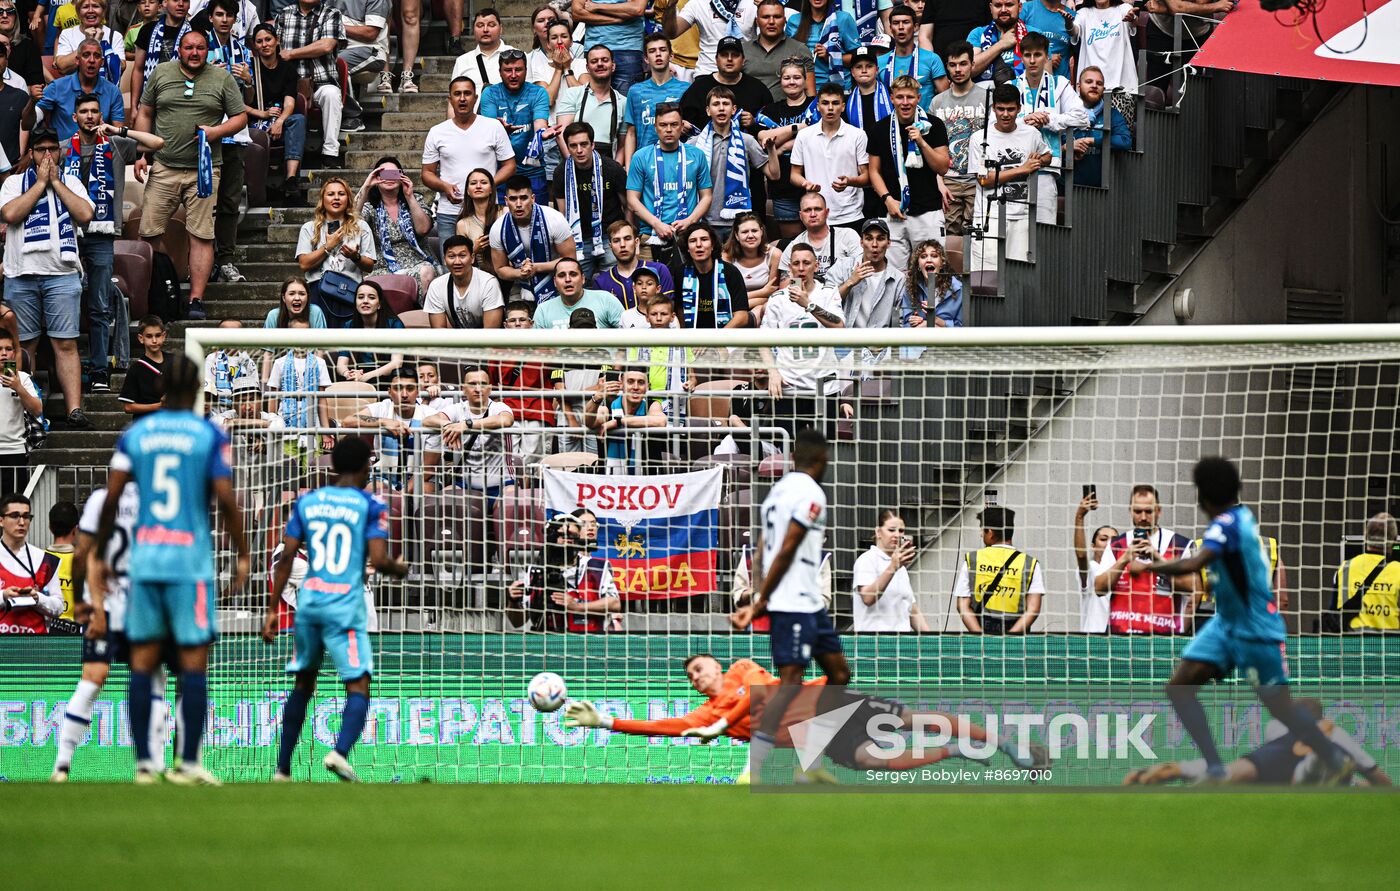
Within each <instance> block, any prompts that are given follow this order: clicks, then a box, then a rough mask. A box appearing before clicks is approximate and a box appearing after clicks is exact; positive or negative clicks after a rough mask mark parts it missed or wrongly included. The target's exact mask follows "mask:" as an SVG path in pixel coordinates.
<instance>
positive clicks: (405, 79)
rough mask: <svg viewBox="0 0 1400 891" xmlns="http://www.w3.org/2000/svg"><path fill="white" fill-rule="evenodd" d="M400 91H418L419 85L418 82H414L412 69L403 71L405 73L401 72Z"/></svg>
mask: <svg viewBox="0 0 1400 891" xmlns="http://www.w3.org/2000/svg"><path fill="white" fill-rule="evenodd" d="M399 92H400V93H416V92H418V85H417V84H416V83H414V82H413V72H412V71H405V72H403V73H401V74H400V75H399Z"/></svg>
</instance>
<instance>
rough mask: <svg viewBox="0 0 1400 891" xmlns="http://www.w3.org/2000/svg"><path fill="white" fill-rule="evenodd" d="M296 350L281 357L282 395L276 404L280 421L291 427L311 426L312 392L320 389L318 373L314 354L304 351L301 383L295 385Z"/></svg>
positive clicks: (313, 399) (313, 397)
mask: <svg viewBox="0 0 1400 891" xmlns="http://www.w3.org/2000/svg"><path fill="white" fill-rule="evenodd" d="M297 352H298V351H297V350H292V351H291V352H289V353H287V354H286V355H285V356H284V357H283V359H284V361H283V362H282V378H281V381H280V383H279V386H280V388H281V390H282V393H283V396H282V400H281V402H280V403H279V404H278V413H279V414H280V415H282V423H284V424H286V425H287V427H289V428H291V429H300V428H302V427H310V426H311V419H312V418H313V417H314V416H315V414H314V412H313V410H312V407H313V403H314V401H315V398H316V397H315V396H314V395H312V394H314V393H316V392H317V391H318V390H320V389H321V387H320V383H321V381H320V375H318V374H317V373H316V372H317V370H318V368H317V366H318V363H317V361H316V356H315V355H314V354H313V353H311V352H310V351H309V350H308V351H306V365H305V367H304V368H303V370H302V382H301V385H300V386H298V385H297V361H296V360H297V355H296V354H297ZM296 394H303V395H296Z"/></svg>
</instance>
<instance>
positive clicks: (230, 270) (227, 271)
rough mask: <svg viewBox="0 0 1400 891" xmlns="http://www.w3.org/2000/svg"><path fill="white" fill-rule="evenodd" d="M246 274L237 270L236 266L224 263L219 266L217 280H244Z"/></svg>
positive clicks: (246, 278)
mask: <svg viewBox="0 0 1400 891" xmlns="http://www.w3.org/2000/svg"><path fill="white" fill-rule="evenodd" d="M247 280H248V276H246V275H244V274H243V273H241V272H239V271H238V267H237V266H234V265H233V264H232V263H225V264H224V265H222V266H220V267H219V281H221V282H246V281H247Z"/></svg>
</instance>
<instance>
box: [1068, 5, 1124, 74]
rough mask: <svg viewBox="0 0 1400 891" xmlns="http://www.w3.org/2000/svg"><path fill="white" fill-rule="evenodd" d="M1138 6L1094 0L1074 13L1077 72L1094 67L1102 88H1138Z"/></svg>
mask: <svg viewBox="0 0 1400 891" xmlns="http://www.w3.org/2000/svg"><path fill="white" fill-rule="evenodd" d="M1137 15H1138V9H1137V7H1136V6H1134V5H1133V4H1131V3H1115V2H1114V0H1095V2H1094V3H1093V4H1090V5H1085V6H1081V7H1079V10H1078V11H1077V12H1075V14H1074V36H1075V38H1076V39H1078V41H1079V69H1078V70H1079V71H1083V70H1084V69H1085V68H1089V67H1094V68H1097V69H1099V70H1100V71H1102V72H1103V84H1104V89H1105V90H1108V91H1113V90H1117V89H1120V88H1121V89H1122V90H1123V91H1124V92H1126V93H1136V92H1137V87H1138V70H1137V47H1136V46H1134V45H1133V38H1134V37H1135V36H1137Z"/></svg>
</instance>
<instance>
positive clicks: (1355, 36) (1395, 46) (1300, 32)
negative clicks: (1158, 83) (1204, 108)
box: [1191, 0, 1400, 87]
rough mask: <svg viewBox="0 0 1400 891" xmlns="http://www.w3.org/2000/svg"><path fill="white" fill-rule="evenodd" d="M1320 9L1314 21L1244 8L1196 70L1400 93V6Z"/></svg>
mask: <svg viewBox="0 0 1400 891" xmlns="http://www.w3.org/2000/svg"><path fill="white" fill-rule="evenodd" d="M1319 6H1321V10H1320V11H1319V12H1318V13H1317V14H1316V19H1315V20H1314V18H1313V16H1311V15H1310V16H1308V17H1306V18H1303V17H1301V16H1300V15H1299V13H1298V11H1297V10H1295V9H1288V10H1283V11H1281V12H1278V13H1271V12H1265V11H1264V10H1263V9H1262V8H1261V7H1260V6H1259V0H1241V2H1240V5H1239V8H1238V9H1236V10H1235V11H1234V12H1232V13H1230V14H1229V15H1228V16H1226V17H1225V20H1224V21H1223V22H1221V24H1220V26H1219V27H1217V28H1216V29H1215V32H1214V33H1213V34H1211V35H1210V37H1209V38H1208V39H1207V40H1206V43H1205V46H1203V47H1202V48H1201V51H1200V52H1199V53H1197V54H1196V57H1195V59H1194V60H1193V61H1192V63H1191V64H1193V65H1195V66H1198V67H1202V68H1219V69H1222V70H1226V71H1246V72H1250V73H1253V74H1272V75H1275V76H1278V77H1299V78H1306V79H1308V80H1326V81H1334V82H1339V83H1354V84H1374V85H1377V86H1389V87H1400V0H1327V2H1326V4H1319ZM1314 21H1315V22H1316V28H1314Z"/></svg>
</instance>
